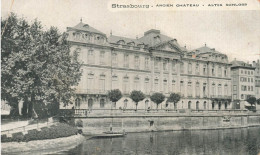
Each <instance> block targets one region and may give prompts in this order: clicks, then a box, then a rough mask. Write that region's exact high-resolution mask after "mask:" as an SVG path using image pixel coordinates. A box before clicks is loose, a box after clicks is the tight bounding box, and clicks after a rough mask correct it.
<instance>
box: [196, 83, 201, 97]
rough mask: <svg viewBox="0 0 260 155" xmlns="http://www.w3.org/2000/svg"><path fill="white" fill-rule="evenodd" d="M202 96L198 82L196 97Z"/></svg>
mask: <svg viewBox="0 0 260 155" xmlns="http://www.w3.org/2000/svg"><path fill="white" fill-rule="evenodd" d="M199 96H200V83H199V82H196V97H199Z"/></svg>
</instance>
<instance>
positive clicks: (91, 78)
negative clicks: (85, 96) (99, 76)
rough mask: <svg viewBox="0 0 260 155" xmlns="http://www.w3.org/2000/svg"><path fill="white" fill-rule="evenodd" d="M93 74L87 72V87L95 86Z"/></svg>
mask: <svg viewBox="0 0 260 155" xmlns="http://www.w3.org/2000/svg"><path fill="white" fill-rule="evenodd" d="M94 80H95V79H94V74H93V73H89V74H88V81H87V88H89V89H93V88H95V81H94Z"/></svg>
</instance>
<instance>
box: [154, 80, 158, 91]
mask: <svg viewBox="0 0 260 155" xmlns="http://www.w3.org/2000/svg"><path fill="white" fill-rule="evenodd" d="M154 91H155V92H159V79H154Z"/></svg>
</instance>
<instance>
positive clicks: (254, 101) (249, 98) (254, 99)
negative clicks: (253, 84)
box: [246, 96, 256, 106]
mask: <svg viewBox="0 0 260 155" xmlns="http://www.w3.org/2000/svg"><path fill="white" fill-rule="evenodd" d="M246 101H247V102H248V103H250V104H251V106H253V104H255V103H256V98H255V97H254V96H250V97H248V98H247V100H246Z"/></svg>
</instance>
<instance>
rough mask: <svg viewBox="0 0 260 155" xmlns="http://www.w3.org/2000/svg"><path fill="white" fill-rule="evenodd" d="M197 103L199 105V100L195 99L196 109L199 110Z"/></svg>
mask: <svg viewBox="0 0 260 155" xmlns="http://www.w3.org/2000/svg"><path fill="white" fill-rule="evenodd" d="M199 105H200V102H199V101H197V102H196V110H199Z"/></svg>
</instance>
